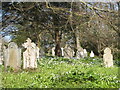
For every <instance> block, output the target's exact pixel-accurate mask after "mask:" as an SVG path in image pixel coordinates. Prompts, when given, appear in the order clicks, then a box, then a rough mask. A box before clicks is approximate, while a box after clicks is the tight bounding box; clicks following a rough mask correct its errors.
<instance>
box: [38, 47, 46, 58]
mask: <svg viewBox="0 0 120 90" xmlns="http://www.w3.org/2000/svg"><path fill="white" fill-rule="evenodd" d="M39 55H40V57H43V56H45V51H44V50H43V48H40V50H39Z"/></svg>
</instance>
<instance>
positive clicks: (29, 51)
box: [22, 38, 39, 69]
mask: <svg viewBox="0 0 120 90" xmlns="http://www.w3.org/2000/svg"><path fill="white" fill-rule="evenodd" d="M22 46H23V47H24V48H26V50H25V51H24V52H23V69H28V68H30V69H35V68H37V58H39V48H38V47H37V46H36V44H35V43H33V42H32V41H31V39H30V38H28V39H27V40H26V43H24V44H22Z"/></svg>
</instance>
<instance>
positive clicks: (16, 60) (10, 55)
mask: <svg viewBox="0 0 120 90" xmlns="http://www.w3.org/2000/svg"><path fill="white" fill-rule="evenodd" d="M1 46H2V44H1V41H0V64H1V62H2V58H1V57H2V54H1ZM22 46H23V47H24V48H25V49H26V50H25V51H24V52H23V69H28V68H30V69H35V68H37V59H38V58H39V48H38V47H37V46H36V44H35V43H33V42H32V41H31V39H30V38H28V39H27V40H26V42H25V43H24V44H22ZM3 57H4V65H5V67H6V68H7V67H8V66H10V67H12V68H13V69H14V70H19V69H20V68H21V63H22V61H21V49H20V48H18V46H17V44H16V43H14V42H10V43H9V44H8V48H6V47H5V46H4V47H3Z"/></svg>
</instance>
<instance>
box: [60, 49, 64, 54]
mask: <svg viewBox="0 0 120 90" xmlns="http://www.w3.org/2000/svg"><path fill="white" fill-rule="evenodd" d="M61 52H62V56H64V48H61Z"/></svg>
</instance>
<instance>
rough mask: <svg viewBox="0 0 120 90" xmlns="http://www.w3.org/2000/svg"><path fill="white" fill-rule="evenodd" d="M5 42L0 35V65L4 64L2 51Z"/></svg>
mask: <svg viewBox="0 0 120 90" xmlns="http://www.w3.org/2000/svg"><path fill="white" fill-rule="evenodd" d="M2 45H3V40H2V35H1V34H0V65H2V64H3V50H2Z"/></svg>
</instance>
